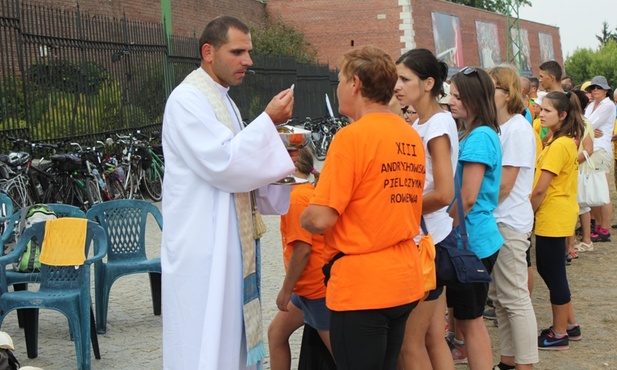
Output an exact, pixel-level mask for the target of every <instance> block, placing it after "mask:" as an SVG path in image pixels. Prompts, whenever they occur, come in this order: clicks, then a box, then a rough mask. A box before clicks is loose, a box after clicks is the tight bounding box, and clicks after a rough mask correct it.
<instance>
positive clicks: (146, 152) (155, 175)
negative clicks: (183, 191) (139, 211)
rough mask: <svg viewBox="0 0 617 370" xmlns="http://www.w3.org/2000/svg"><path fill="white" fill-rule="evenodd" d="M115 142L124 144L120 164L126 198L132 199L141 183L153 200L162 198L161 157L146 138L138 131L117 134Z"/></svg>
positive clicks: (162, 166) (162, 171) (162, 163)
mask: <svg viewBox="0 0 617 370" xmlns="http://www.w3.org/2000/svg"><path fill="white" fill-rule="evenodd" d="M116 136H117V138H118V139H117V143H120V144H123V145H125V148H124V149H123V150H122V154H123V156H122V164H121V167H122V168H123V169H124V173H125V180H124V191H125V194H126V197H127V198H128V199H134V197H135V196H136V194H137V193H138V192H139V191H140V186H141V185H143V188H144V189H145V191H146V193H148V196H149V197H150V198H151V199H152V200H153V201H155V202H158V201H160V200H161V199H162V185H163V174H164V168H165V167H164V166H165V164H164V161H163V159H162V158H161V157H160V156H159V155H158V154H157V153H155V152H154V151H153V150H152V147H151V146H150V145H149V141H151V140H152V139H151V138H148V137H147V136H145V135H144V134H141V133H140V132H139V131H137V132H136V133H135V135H125V136H123V135H119V134H116ZM135 136H141V137H145V138H148V143H144V142H143V141H140V140H139V139H137V138H136V137H135Z"/></svg>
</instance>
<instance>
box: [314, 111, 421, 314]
mask: <svg viewBox="0 0 617 370" xmlns="http://www.w3.org/2000/svg"><path fill="white" fill-rule="evenodd" d="M424 163H425V156H424V148H423V145H422V139H421V138H420V136H419V135H418V133H417V132H416V131H415V130H414V129H413V128H412V127H411V126H410V125H409V124H407V123H406V122H405V121H404V120H403V119H402V118H401V117H399V116H397V115H395V114H392V113H371V114H367V115H365V116H364V117H363V118H361V119H360V120H358V121H356V122H354V123H352V124H351V125H349V126H346V127H344V128H343V129H341V130H340V131H338V132H337V133H336V135H335V136H334V139H333V140H332V144H331V145H330V148H329V149H328V156H327V158H326V161H325V163H324V167H323V171H322V174H321V176H320V177H319V183H318V184H317V188H316V189H315V192H314V195H313V198H312V199H311V201H310V203H311V204H316V205H322V206H328V207H330V208H333V209H334V210H336V211H337V212H338V214H339V217H338V220H337V222H336V224H335V225H334V226H333V227H332V228H330V229H329V230H328V231H327V232H326V233H325V235H324V236H325V241H326V250H325V253H324V257H325V260H326V262H329V261H330V260H331V259H332V258H333V257H334V255H336V254H337V253H338V252H339V251H342V252H343V253H345V254H346V255H345V256H343V257H342V258H340V259H338V260H337V261H336V262H335V263H334V265H333V266H332V270H331V277H330V280H329V282H328V287H327V293H326V305H327V306H328V308H330V309H331V310H334V311H347V310H364V309H380V308H389V307H396V306H400V305H403V304H407V303H410V302H413V301H416V300H418V299H420V298H422V296H423V295H424V278H423V275H422V267H421V265H420V259H419V255H418V248H417V246H416V244H415V243H414V240H413V238H414V237H415V236H416V235H418V232H419V231H418V229H419V224H420V215H421V213H422V191H423V188H424V177H425V168H424Z"/></svg>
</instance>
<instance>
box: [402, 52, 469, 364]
mask: <svg viewBox="0 0 617 370" xmlns="http://www.w3.org/2000/svg"><path fill="white" fill-rule="evenodd" d="M396 64H397V66H396V67H397V70H398V75H399V78H398V82H397V83H396V87H395V88H394V94H395V96H396V98H397V99H398V100H399V101H400V103H401V105H403V106H405V105H409V106H413V107H414V108H415V111H416V112H417V114H418V118H417V119H416V120H415V122H413V124H412V125H413V127H414V128H415V129H416V131H418V133H419V134H420V136H421V137H422V142H423V143H424V148H425V153H426V180H425V183H424V193H423V198H422V214H423V217H424V220H425V223H426V227H427V229H428V232H429V233H430V234H431V235H432V237H433V241H434V243H435V244H440V243H449V245H454V246H456V235H455V233H453V231H452V218H450V216H449V215H448V213H447V211H446V209H447V206H448V204H449V203H450V202H451V201H452V198H454V181H453V178H454V168H456V163H457V161H458V133H457V129H456V123H455V122H454V119H453V118H452V115H451V114H450V112H448V111H444V110H443V109H442V108H441V107H440V106H439V103H438V99H439V98H440V97H441V96H443V95H444V90H443V84H444V81H445V79H446V77H447V73H448V66H447V64H445V63H444V62H443V61H439V60H437V58H436V57H435V55H433V53H432V52H431V51H429V50H427V49H413V50H410V51H408V52H406V53H405V54H403V55H402V56H401V57H400V58H399V59H398V60H397V62H396ZM418 240H419V238H418ZM418 240H416V243H417V242H418ZM442 293H443V286H440V287H437V288H436V289H435V290H433V291H431V292H428V296H427V298H426V299H425V300H424V301H421V302H420V303H419V304H418V306H417V307H416V308H414V310H413V311H412V312H411V314H410V315H409V319H408V320H407V326H406V329H405V339H404V341H403V347H402V348H401V355H400V356H399V369H411V368H412V366H413V368H417V369H431V368H432V369H436V370H437V369H439V370H441V369H454V363H453V361H452V356H451V353H450V350H449V348H448V346H447V344H446V341H444V336H443V328H444V311H445V294H442Z"/></svg>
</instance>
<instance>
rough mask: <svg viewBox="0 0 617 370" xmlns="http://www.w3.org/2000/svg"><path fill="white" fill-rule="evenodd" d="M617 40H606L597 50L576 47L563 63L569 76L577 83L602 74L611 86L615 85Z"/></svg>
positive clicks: (616, 79) (616, 82)
mask: <svg viewBox="0 0 617 370" xmlns="http://www.w3.org/2000/svg"><path fill="white" fill-rule="evenodd" d="M616 60H617V41H614V40H612V39H611V40H608V41H607V42H606V43H605V44H604V45H603V46H602V47H600V48H599V49H598V50H595V51H594V50H591V49H577V50H576V51H575V52H574V53H573V54H572V55H571V56H569V57H568V58H567V59H566V62H565V64H564V66H565V68H566V71H567V72H568V75H569V76H572V78H573V79H574V82H575V83H576V84H577V85H580V84H582V83H583V82H585V81H588V80H591V78H592V77H593V76H598V75H601V76H604V77H606V79H607V80H608V84H609V86H611V87H613V88H614V87H615V86H617V64H616V63H615V61H616Z"/></svg>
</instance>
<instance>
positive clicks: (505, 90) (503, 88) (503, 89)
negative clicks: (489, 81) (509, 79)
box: [495, 86, 509, 93]
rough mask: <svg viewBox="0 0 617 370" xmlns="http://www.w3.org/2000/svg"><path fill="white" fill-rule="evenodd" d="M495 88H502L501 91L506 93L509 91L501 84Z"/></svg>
mask: <svg viewBox="0 0 617 370" xmlns="http://www.w3.org/2000/svg"><path fill="white" fill-rule="evenodd" d="M495 90H501V91H503V92H506V93H507V92H509V90H508V89H506V88H505V87H501V86H495Z"/></svg>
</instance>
